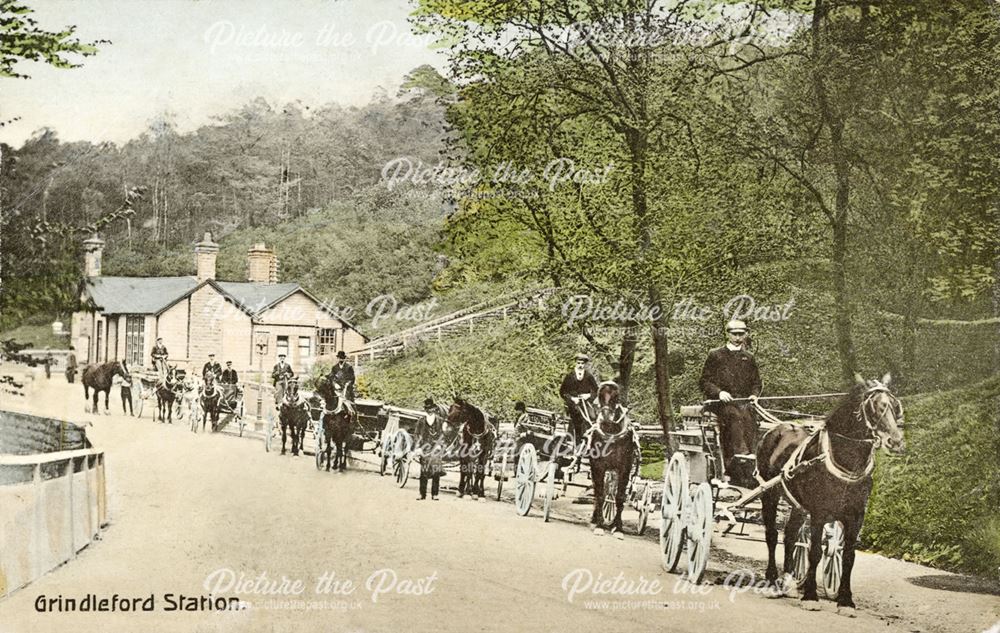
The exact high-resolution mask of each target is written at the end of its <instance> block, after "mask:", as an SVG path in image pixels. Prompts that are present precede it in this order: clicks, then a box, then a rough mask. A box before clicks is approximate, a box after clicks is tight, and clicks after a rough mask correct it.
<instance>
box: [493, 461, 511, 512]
mask: <svg viewBox="0 0 1000 633" xmlns="http://www.w3.org/2000/svg"><path fill="white" fill-rule="evenodd" d="M509 457H510V450H508V449H506V448H505V449H504V451H503V455H501V457H500V472H498V473H497V474H496V475H494V477H495V479H496V480H497V501H500V495H501V494H502V493H503V482H504V481H506V480H507V459H508V458H509Z"/></svg>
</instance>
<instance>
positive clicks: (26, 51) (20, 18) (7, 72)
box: [0, 0, 110, 79]
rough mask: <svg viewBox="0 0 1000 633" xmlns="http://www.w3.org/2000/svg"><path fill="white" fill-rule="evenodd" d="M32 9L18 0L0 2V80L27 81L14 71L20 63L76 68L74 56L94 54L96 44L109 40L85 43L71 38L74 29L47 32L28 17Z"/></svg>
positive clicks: (2, 0) (24, 76)
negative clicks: (11, 78) (29, 62)
mask: <svg viewBox="0 0 1000 633" xmlns="http://www.w3.org/2000/svg"><path fill="white" fill-rule="evenodd" d="M32 12H33V11H32V9H31V8H30V7H28V5H26V4H24V3H23V2H22V1H20V0H0V34H2V37H0V77H14V78H18V79H27V78H28V75H26V74H24V73H20V72H18V71H17V70H15V66H16V65H17V63H18V62H19V61H41V62H44V63H46V64H49V65H51V66H55V67H56V68H79V67H80V64H79V63H77V62H74V61H73V56H74V55H79V56H81V57H88V56H90V55H96V54H97V50H98V49H97V47H98V45H99V44H110V42H109V41H108V40H98V41H96V42H90V43H84V42H81V41H80V40H79V38H76V37H74V36H73V34H74V33H75V32H76V27H75V26H69V27H67V28H65V29H64V30H62V31H46V30H44V29H42V28H39V27H38V22H36V21H35V20H34V19H33V18H31V17H30V14H31V13H32Z"/></svg>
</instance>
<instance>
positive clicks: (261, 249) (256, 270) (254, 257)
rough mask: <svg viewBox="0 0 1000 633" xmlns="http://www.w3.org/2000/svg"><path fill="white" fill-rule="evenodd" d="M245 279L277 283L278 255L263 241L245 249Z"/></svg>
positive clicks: (261, 282)
mask: <svg viewBox="0 0 1000 633" xmlns="http://www.w3.org/2000/svg"><path fill="white" fill-rule="evenodd" d="M247 281H252V282H254V283H259V284H276V283H278V257H277V256H276V255H275V254H274V251H273V250H271V249H270V248H267V246H265V244H264V243H263V242H259V243H257V244H254V245H253V246H251V247H250V249H249V250H248V251H247Z"/></svg>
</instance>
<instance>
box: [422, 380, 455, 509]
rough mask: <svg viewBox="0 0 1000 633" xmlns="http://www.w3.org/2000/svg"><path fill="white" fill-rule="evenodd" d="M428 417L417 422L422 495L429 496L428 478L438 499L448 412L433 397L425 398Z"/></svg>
mask: <svg viewBox="0 0 1000 633" xmlns="http://www.w3.org/2000/svg"><path fill="white" fill-rule="evenodd" d="M424 413H426V417H425V418H424V419H423V420H420V421H418V422H417V428H416V429H415V433H414V434H415V435H416V439H417V444H416V446H417V448H418V449H419V450H420V496H419V497H417V500H418V501H422V500H424V499H426V498H427V480H428V479H430V480H431V499H432V500H434V501H437V500H438V491H439V489H440V486H441V475H443V474H444V449H445V428H444V427H445V420H446V419H447V417H448V412H447V411H445V410H444V407H442V406H441V405H439V404H435V402H434V400H433V399H432V398H427V399H426V400H424Z"/></svg>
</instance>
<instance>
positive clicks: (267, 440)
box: [264, 415, 277, 453]
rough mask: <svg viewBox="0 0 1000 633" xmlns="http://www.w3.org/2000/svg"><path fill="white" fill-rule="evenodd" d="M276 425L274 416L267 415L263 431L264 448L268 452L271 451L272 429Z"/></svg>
mask: <svg viewBox="0 0 1000 633" xmlns="http://www.w3.org/2000/svg"><path fill="white" fill-rule="evenodd" d="M276 426H277V425H276V424H275V423H274V416H273V415H268V416H267V429H266V430H265V432H264V450H265V451H267V452H268V453H270V452H271V442H273V441H274V429H275V427H276Z"/></svg>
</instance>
